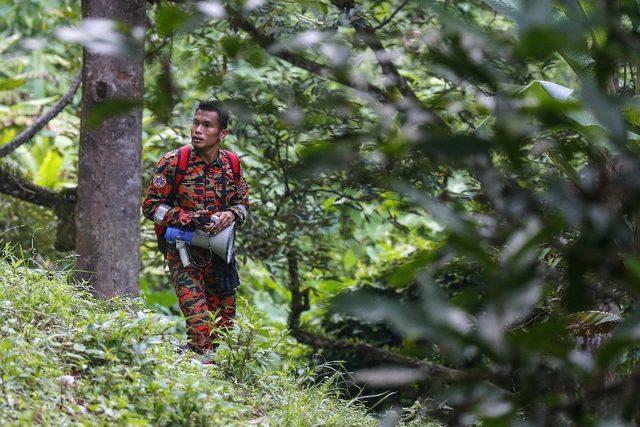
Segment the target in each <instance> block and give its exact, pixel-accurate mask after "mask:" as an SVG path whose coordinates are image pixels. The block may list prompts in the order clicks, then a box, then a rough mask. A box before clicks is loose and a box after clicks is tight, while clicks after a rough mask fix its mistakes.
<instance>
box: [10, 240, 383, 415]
mask: <svg viewBox="0 0 640 427" xmlns="http://www.w3.org/2000/svg"><path fill="white" fill-rule="evenodd" d="M239 311H240V312H241V313H244V314H241V315H240V318H239V319H238V325H237V326H236V328H235V329H234V330H233V331H232V332H230V333H229V334H227V336H226V337H225V338H224V342H223V343H222V345H221V346H220V348H219V350H218V353H217V354H216V362H217V364H216V365H203V364H202V363H201V360H200V359H199V357H198V356H196V355H194V354H192V353H182V354H180V353H178V352H177V351H176V342H177V340H178V337H177V335H176V331H178V330H179V329H180V328H179V325H178V321H177V320H176V319H172V318H169V317H166V316H164V315H161V314H157V313H153V312H151V311H149V310H148V309H146V308H145V306H144V304H143V303H142V302H141V301H140V300H138V299H120V298H116V299H112V300H109V301H101V300H97V299H94V298H93V297H92V296H91V294H90V293H89V292H88V290H87V289H83V288H82V287H79V286H78V285H77V284H74V283H73V282H72V281H71V280H69V278H68V277H65V275H64V273H59V272H51V271H46V270H41V269H32V268H28V267H27V266H26V265H25V264H24V262H23V261H21V260H20V259H19V258H14V257H12V256H10V254H9V251H7V250H5V251H4V255H3V256H2V259H0V325H1V326H0V420H2V423H3V425H32V424H34V423H36V424H43V425H114V424H115V425H187V426H200V425H274V426H275V425H278V426H280V425H293V426H298V425H300V426H306V425H358V426H366V425H377V424H378V423H379V420H377V419H376V418H374V417H372V416H370V415H368V414H367V413H366V411H365V409H364V408H363V407H362V406H360V405H359V404H358V402H355V403H354V402H353V401H352V402H346V401H344V400H340V399H339V398H338V388H337V387H336V385H335V379H333V380H329V381H325V382H323V383H321V384H314V382H313V381H312V372H309V371H304V372H300V371H294V370H293V369H284V368H281V366H286V364H282V363H278V356H277V352H276V351H274V349H275V347H276V346H277V345H278V343H279V342H281V341H282V340H284V339H287V338H286V337H285V336H283V335H282V334H281V333H280V334H278V333H277V331H271V330H269V329H268V328H265V327H263V326H262V325H261V324H260V322H259V320H258V317H257V316H256V315H255V314H254V313H252V312H251V310H250V307H248V306H246V305H245V306H243V307H241V309H240V310H239ZM279 366H280V368H278V367H279Z"/></svg>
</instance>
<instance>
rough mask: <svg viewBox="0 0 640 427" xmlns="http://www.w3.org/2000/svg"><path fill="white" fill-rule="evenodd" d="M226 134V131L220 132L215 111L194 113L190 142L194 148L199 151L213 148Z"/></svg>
mask: <svg viewBox="0 0 640 427" xmlns="http://www.w3.org/2000/svg"><path fill="white" fill-rule="evenodd" d="M228 133H229V131H228V130H227V129H224V130H220V127H219V123H218V113H217V112H216V111H203V110H197V111H196V114H195V116H194V117H193V123H192V124H191V142H192V143H193V146H194V147H195V148H198V149H200V150H207V149H210V148H213V147H215V146H216V145H217V144H219V143H220V141H222V139H223V138H224V137H225V136H227V135H228Z"/></svg>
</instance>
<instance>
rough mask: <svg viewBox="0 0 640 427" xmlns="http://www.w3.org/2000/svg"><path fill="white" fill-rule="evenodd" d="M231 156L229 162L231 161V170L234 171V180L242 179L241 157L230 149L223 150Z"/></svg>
mask: <svg viewBox="0 0 640 427" xmlns="http://www.w3.org/2000/svg"><path fill="white" fill-rule="evenodd" d="M222 151H224V153H225V154H226V155H227V157H228V158H229V162H230V163H231V171H232V172H233V180H234V181H237V180H238V179H240V159H238V156H237V155H236V153H234V152H233V151H230V150H222Z"/></svg>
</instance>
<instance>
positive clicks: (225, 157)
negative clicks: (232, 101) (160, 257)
mask: <svg viewBox="0 0 640 427" xmlns="http://www.w3.org/2000/svg"><path fill="white" fill-rule="evenodd" d="M228 122H229V114H228V113H227V112H226V111H225V110H224V109H222V108H221V107H220V105H219V104H217V103H216V102H215V101H204V102H200V103H199V104H198V108H197V109H196V112H195V115H194V118H193V123H192V125H191V143H192V149H191V150H190V154H189V159H188V161H187V163H186V169H185V173H184V174H183V175H181V176H182V180H181V181H179V184H178V186H177V188H176V191H175V192H174V191H173V188H174V183H175V178H176V171H177V168H178V157H179V156H178V150H173V151H170V152H168V153H166V154H164V155H163V156H162V158H161V159H160V161H159V162H158V165H157V168H156V171H155V175H154V177H153V180H152V183H151V185H149V188H148V190H147V195H146V198H145V200H144V202H143V205H142V209H143V213H144V216H145V217H147V218H148V219H151V220H154V221H155V222H157V223H159V224H161V225H164V226H173V227H181V228H187V229H193V228H199V229H201V230H204V231H206V232H209V233H216V232H218V231H220V230H222V229H224V228H226V227H228V226H229V225H231V223H233V222H234V221H235V222H236V224H237V225H238V226H240V225H242V224H243V223H244V221H245V219H246V216H247V209H248V207H249V200H248V191H247V184H246V182H245V180H244V178H243V175H242V170H241V169H240V168H239V163H237V162H236V163H235V164H236V167H235V169H237V170H235V171H234V165H233V164H232V157H235V154H233V153H230V152H228V151H226V150H221V149H220V143H221V142H222V140H224V138H225V137H226V136H227V135H228V134H229V131H228V129H227V124H228ZM236 159H237V158H236ZM212 214H215V215H216V216H217V220H215V222H213V221H212ZM214 218H215V217H214ZM189 257H190V260H191V265H189V266H188V267H184V266H183V265H182V262H181V260H180V256H179V253H178V251H177V249H176V248H175V245H168V249H167V252H166V255H165V259H166V261H167V264H168V265H169V270H170V272H171V278H172V281H173V285H174V287H175V290H176V295H177V296H178V301H179V304H180V309H181V310H182V313H183V314H184V316H185V318H186V326H187V336H188V338H189V342H188V348H190V349H191V350H193V351H195V352H196V353H199V354H205V353H212V350H214V349H215V348H214V347H215V345H214V344H213V341H212V340H215V338H216V333H215V330H216V329H217V328H222V327H227V328H229V327H231V326H232V325H233V319H234V317H235V304H236V287H237V286H238V284H239V281H238V272H237V267H236V263H235V259H233V260H232V262H231V263H230V264H228V265H227V264H226V262H224V261H223V260H222V258H220V257H218V256H217V255H214V254H213V253H211V252H209V251H207V250H206V249H202V248H197V247H191V248H189ZM216 317H217V318H218V319H219V320H218V321H217V323H216V324H215V325H213V322H214V319H215V318H216Z"/></svg>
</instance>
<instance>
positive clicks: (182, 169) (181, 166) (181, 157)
mask: <svg viewBox="0 0 640 427" xmlns="http://www.w3.org/2000/svg"><path fill="white" fill-rule="evenodd" d="M190 156H191V146H190V145H183V146H182V147H180V148H178V166H177V167H176V175H175V177H174V179H173V190H172V191H171V198H172V199H173V196H174V194H175V192H176V190H177V189H178V185H180V183H181V182H182V179H183V178H184V176H185V174H186V173H187V164H188V163H189V157H190Z"/></svg>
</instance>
